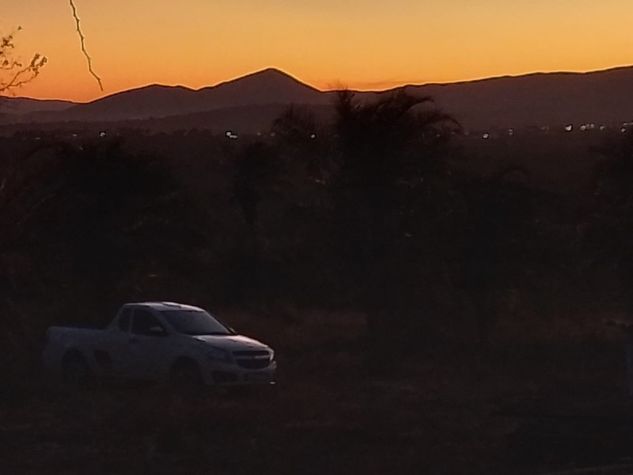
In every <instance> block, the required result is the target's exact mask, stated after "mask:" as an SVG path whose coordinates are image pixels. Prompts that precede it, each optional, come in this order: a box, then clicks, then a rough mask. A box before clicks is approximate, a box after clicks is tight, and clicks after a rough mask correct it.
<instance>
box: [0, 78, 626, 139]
mask: <svg viewBox="0 0 633 475" xmlns="http://www.w3.org/2000/svg"><path fill="white" fill-rule="evenodd" d="M404 88H405V89H406V90H407V91H409V92H412V93H415V94H422V95H430V96H432V97H433V98H434V99H435V102H436V104H437V106H438V107H440V108H442V109H443V110H445V111H446V112H449V113H451V114H453V115H454V116H455V117H456V118H457V119H458V120H459V121H460V122H461V123H462V124H463V125H464V127H466V128H467V129H477V130H482V129H488V128H495V127H496V128H505V127H514V128H521V127H526V126H542V125H551V126H557V125H561V124H567V123H575V124H578V123H584V122H594V123H596V124H603V123H604V124H614V123H620V122H623V121H630V120H633V94H631V93H630V91H631V90H633V67H624V68H616V69H611V70H606V71H597V72H591V73H537V74H529V75H525V76H516V77H500V78H491V79H482V80H477V81H469V82H460V83H451V84H427V85H419V86H414V85H411V86H404ZM397 89H398V88H397ZM390 92H391V91H379V92H358V95H359V97H361V98H364V99H373V98H375V97H376V96H378V95H381V94H388V93H390ZM334 95H335V92H332V91H329V92H323V91H319V90H318V89H315V88H314V87H312V86H309V85H307V84H305V83H302V82H301V81H299V80H297V79H295V78H293V77H292V76H290V75H288V74H286V73H284V72H282V71H279V70H276V69H266V70H263V71H259V72H256V73H253V74H249V75H247V76H244V77H241V78H238V79H234V80H231V81H227V82H224V83H221V84H218V85H216V86H211V87H205V88H202V89H198V90H194V89H189V88H186V87H182V86H175V87H173V86H160V85H152V86H146V87H142V88H139V89H132V90H129V91H125V92H121V93H117V94H113V95H111V96H108V97H105V98H102V99H99V100H96V101H93V102H90V103H86V104H72V103H64V102H59V101H46V103H45V104H40V103H41V102H43V101H35V100H27V99H20V100H21V101H32V102H21V103H20V104H21V106H20V107H22V108H23V109H22V110H23V112H22V113H20V114H8V118H7V116H6V115H5V118H4V120H3V121H4V122H5V123H6V122H7V121H9V122H22V123H29V122H40V123H42V122H69V121H80V122H100V123H102V122H114V121H117V122H126V123H127V125H130V124H129V122H130V121H143V122H147V121H150V122H152V123H153V124H155V125H159V124H160V125H162V126H169V128H172V127H174V126H176V125H178V124H180V126H181V127H182V128H193V127H200V128H213V129H218V128H219V129H223V128H225V129H228V128H234V129H237V130H238V131H239V132H254V131H257V130H261V129H262V128H265V125H266V124H270V122H271V121H272V119H273V118H274V117H275V116H276V114H278V112H279V111H281V110H283V108H284V107H286V106H287V105H289V104H301V105H304V106H308V107H312V108H315V110H318V113H319V115H320V116H321V117H325V118H326V117H328V115H329V114H331V108H330V107H328V106H331V104H332V101H333V98H334ZM6 100H9V101H15V100H17V99H6ZM328 110H329V111H330V112H328ZM0 112H4V113H5V114H6V113H7V112H8V111H2V110H0ZM147 125H148V124H143V126H147Z"/></svg>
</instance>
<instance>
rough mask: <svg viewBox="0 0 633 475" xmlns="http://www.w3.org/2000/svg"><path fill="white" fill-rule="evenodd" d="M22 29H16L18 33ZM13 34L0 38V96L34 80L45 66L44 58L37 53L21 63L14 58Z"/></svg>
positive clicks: (45, 60)
mask: <svg viewBox="0 0 633 475" xmlns="http://www.w3.org/2000/svg"><path fill="white" fill-rule="evenodd" d="M21 29H22V28H18V30H17V31H20V30H21ZM15 34H16V33H15V32H14V33H10V34H8V35H5V36H2V37H0V95H2V94H5V93H7V92H10V91H12V90H14V89H17V88H19V87H21V86H23V85H24V84H26V83H28V82H30V81H32V80H33V79H35V78H36V77H37V76H38V75H39V73H40V70H41V69H42V68H43V67H44V66H45V65H46V62H47V59H46V56H42V55H41V54H39V53H36V54H34V55H33V57H32V58H31V60H30V61H28V62H23V61H21V60H19V59H17V58H16V56H15V41H14V40H15Z"/></svg>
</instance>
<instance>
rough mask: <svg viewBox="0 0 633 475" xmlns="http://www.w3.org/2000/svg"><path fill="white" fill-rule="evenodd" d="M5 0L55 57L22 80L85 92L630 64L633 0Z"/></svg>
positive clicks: (26, 91)
mask: <svg viewBox="0 0 633 475" xmlns="http://www.w3.org/2000/svg"><path fill="white" fill-rule="evenodd" d="M75 3H76V4H77V7H78V8H79V13H80V16H81V18H82V26H83V29H84V32H85V34H86V36H87V41H88V43H87V46H88V50H89V52H90V54H91V55H92V57H93V59H94V67H95V69H96V70H97V72H98V73H99V74H100V75H101V76H102V78H103V82H104V86H105V92H101V91H100V90H99V88H98V86H97V84H96V82H95V81H94V80H93V79H92V78H91V76H90V75H89V74H88V72H87V70H86V65H85V59H84V57H83V56H82V55H81V53H80V50H79V43H78V37H77V35H76V32H75V29H74V21H73V19H72V17H71V15H70V7H69V4H68V1H67V0H15V1H10V0H5V1H4V2H3V6H2V17H1V18H0V30H1V31H2V32H3V33H7V32H9V31H11V30H12V29H14V28H15V27H16V26H18V25H21V26H22V27H23V28H24V30H23V31H22V32H20V34H19V35H18V37H17V39H16V41H17V45H18V49H17V52H18V54H19V55H20V56H21V57H22V58H24V59H28V58H29V57H30V56H31V55H32V54H33V53H35V52H40V53H43V54H45V55H46V56H47V57H48V58H49V64H48V65H47V66H46V68H45V69H44V70H43V71H42V75H41V76H40V77H39V78H38V79H37V81H35V82H33V83H32V84H29V85H28V86H26V87H24V88H22V89H20V90H19V91H17V92H16V94H17V95H21V96H30V97H37V98H62V99H72V100H77V101H87V100H91V99H95V98H97V97H100V96H103V95H107V94H111V93H114V92H117V91H120V90H124V89H129V88H132V87H138V86H143V85H146V84H150V83H162V84H172V85H173V84H182V85H186V86H189V87H194V88H198V87H202V86H206V85H212V84H215V83H217V82H220V81H223V80H226V79H231V78H234V77H237V76H240V75H243V74H246V73H248V72H252V71H255V70H258V69H262V68H265V67H271V66H272V67H277V68H280V69H282V70H284V71H287V72H289V73H290V74H292V75H294V76H296V77H298V78H299V79H301V80H303V81H305V82H307V83H309V84H312V85H314V86H316V87H319V88H322V89H326V88H329V87H336V86H340V85H345V86H348V87H351V88H359V89H379V88H386V87H391V86H394V85H397V84H402V83H426V82H450V81H457V80H465V79H474V78H481V77H488V76H498V75H505V74H522V73H527V72H533V71H554V70H556V71H560V70H568V71H587V70H595V69H603V68H608V67H613V66H620V65H628V64H633V34H631V24H632V22H633V0H515V1H507V0H390V1H386V0H381V1H379V0H313V1H312V0H178V1H173V0H170V1H167V0H75Z"/></svg>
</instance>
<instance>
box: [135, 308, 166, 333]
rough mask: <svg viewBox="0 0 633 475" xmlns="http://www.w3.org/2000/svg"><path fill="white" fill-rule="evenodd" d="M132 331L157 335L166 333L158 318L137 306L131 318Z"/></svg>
mask: <svg viewBox="0 0 633 475" xmlns="http://www.w3.org/2000/svg"><path fill="white" fill-rule="evenodd" d="M132 333H134V334H135V335H151V336H159V335H164V334H166V332H165V329H164V328H163V326H162V325H161V324H160V322H159V321H158V319H157V318H156V317H155V316H154V315H152V313H151V312H149V311H148V310H143V309H141V308H137V309H136V310H135V311H134V319H133V320H132Z"/></svg>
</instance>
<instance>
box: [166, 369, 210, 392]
mask: <svg viewBox="0 0 633 475" xmlns="http://www.w3.org/2000/svg"><path fill="white" fill-rule="evenodd" d="M169 381H170V383H171V386H172V388H174V389H175V390H177V391H179V392H189V393H194V392H199V391H200V390H201V389H202V387H203V386H204V381H203V380H202V374H201V373H200V368H198V365H197V364H196V363H195V362H193V361H179V362H177V363H176V364H175V365H174V367H173V368H172V370H171V374H170V378H169Z"/></svg>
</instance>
